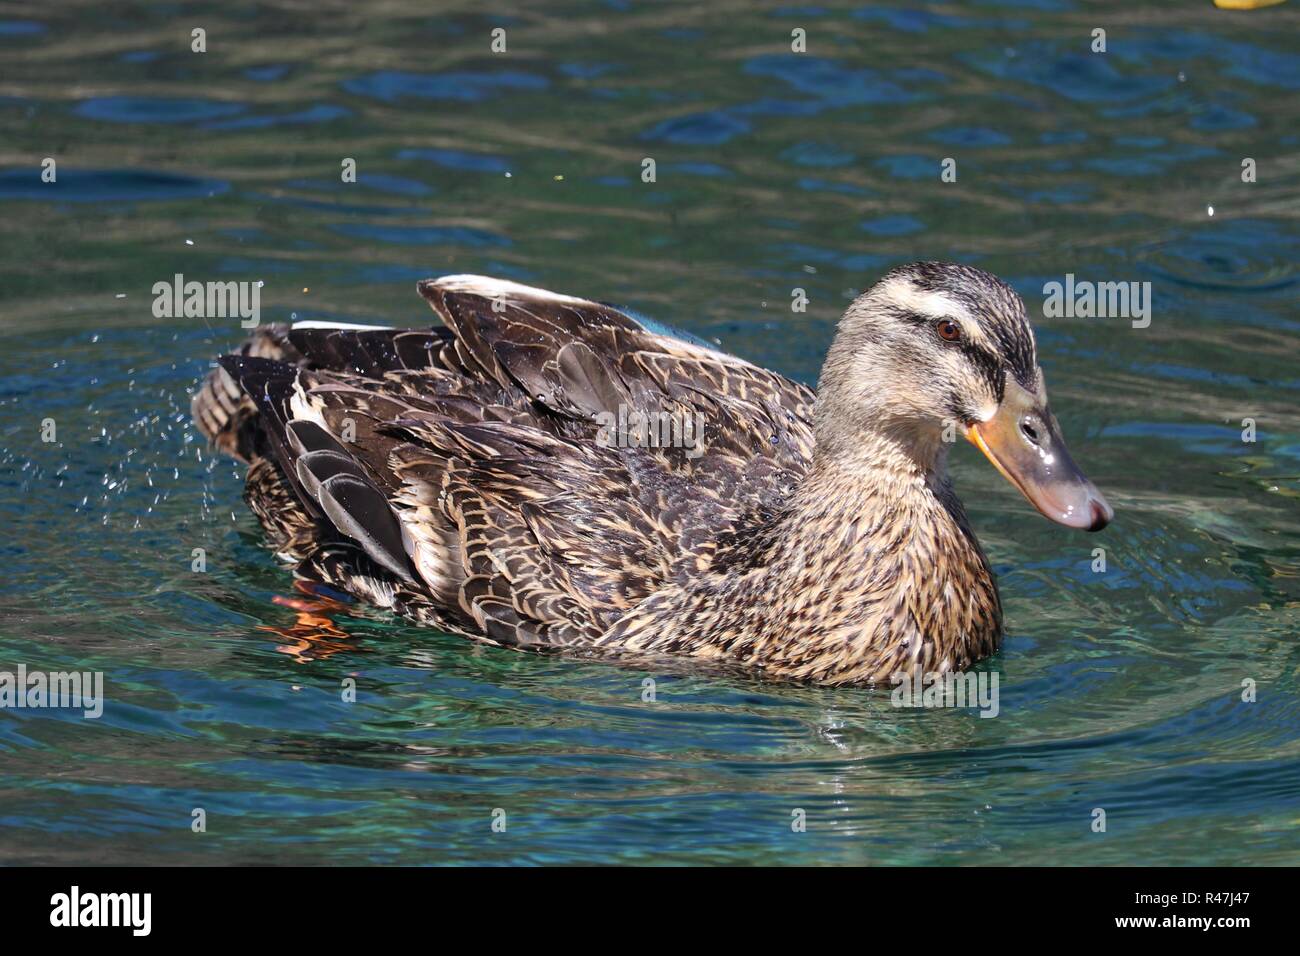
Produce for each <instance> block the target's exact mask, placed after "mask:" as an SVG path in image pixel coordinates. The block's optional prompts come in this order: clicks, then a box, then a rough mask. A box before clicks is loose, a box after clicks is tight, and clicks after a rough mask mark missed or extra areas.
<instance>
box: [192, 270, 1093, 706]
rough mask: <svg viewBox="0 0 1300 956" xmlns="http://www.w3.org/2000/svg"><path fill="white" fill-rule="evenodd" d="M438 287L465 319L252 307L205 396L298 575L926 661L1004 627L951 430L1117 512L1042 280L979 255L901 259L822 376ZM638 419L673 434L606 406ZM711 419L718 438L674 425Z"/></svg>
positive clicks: (837, 659)
mask: <svg viewBox="0 0 1300 956" xmlns="http://www.w3.org/2000/svg"><path fill="white" fill-rule="evenodd" d="M419 291H420V294H421V295H422V296H424V298H425V299H427V300H428V302H429V304H430V305H431V306H432V307H433V309H434V311H435V312H437V313H438V316H439V317H440V318H441V319H442V321H443V323H444V324H445V327H444V328H433V329H427V330H418V331H417V330H393V329H371V328H357V327H346V326H343V327H340V326H334V325H325V324H322V323H299V324H297V325H294V326H293V327H292V328H290V327H287V326H270V327H265V328H262V329H259V330H258V331H257V332H256V333H255V334H254V336H253V338H252V339H250V340H249V341H248V342H247V343H245V344H244V346H243V347H242V348H241V349H240V351H239V353H238V354H235V355H227V356H224V357H223V358H222V359H221V367H220V368H219V369H217V370H215V371H214V372H212V374H211V375H209V377H208V379H207V381H206V382H205V383H204V385H203V387H202V389H201V390H200V391H199V393H198V394H197V395H196V397H195V400H194V417H195V420H196V421H197V422H198V425H199V427H200V428H201V429H202V431H203V432H204V433H205V434H206V435H207V436H208V438H209V439H210V440H211V441H212V442H213V443H214V444H216V445H217V446H218V447H219V448H221V449H222V450H224V451H226V452H228V453H230V454H232V455H234V456H235V457H237V458H240V459H242V460H244V461H246V462H248V464H249V470H248V485H247V491H246V498H247V501H248V503H249V506H250V507H251V508H252V510H253V511H254V512H255V513H256V514H257V516H258V517H259V519H261V522H262V524H263V525H264V526H265V527H266V529H267V531H268V532H269V534H270V535H271V537H272V538H273V539H274V542H275V545H276V547H277V549H278V550H279V552H280V553H281V554H283V555H284V556H286V557H287V558H289V559H291V560H293V561H295V562H296V563H297V573H298V574H299V576H300V577H302V578H304V579H306V580H308V581H312V582H319V583H323V584H325V585H327V586H329V587H332V588H335V589H338V590H341V591H344V592H347V593H349V594H351V595H354V596H355V597H357V598H360V599H361V600H364V601H368V602H370V603H372V604H375V605H378V606H380V607H384V608H389V609H391V610H393V611H396V612H397V613H399V614H403V615H405V616H407V617H409V618H412V619H414V620H416V621H418V622H421V623H424V624H430V625H434V626H437V627H440V628H444V629H447V630H451V631H454V632H457V633H460V634H465V635H468V636H471V637H473V638H475V639H477V640H480V641H484V642H487V643H490V644H496V645H501V646H509V647H526V648H548V647H560V646H565V647H584V648H588V649H591V650H603V651H612V652H619V653H624V654H627V653H631V654H635V655H637V656H641V655H656V654H668V655H677V656H682V657H692V658H699V659H707V660H711V661H721V662H727V661H730V662H735V663H738V664H741V665H745V666H747V667H750V668H754V669H756V670H758V671H759V672H761V673H762V674H765V675H768V676H772V677H779V678H786V679H793V680H806V681H816V682H820V683H825V684H857V683H868V682H876V681H882V682H883V681H888V680H889V679H890V678H891V677H893V676H894V675H895V674H904V673H906V674H909V675H912V676H917V677H919V676H921V675H923V674H930V673H936V672H942V671H948V670H960V669H963V668H966V667H968V666H969V665H971V664H972V663H973V662H975V661H977V660H979V659H981V658H983V657H986V656H988V655H989V654H992V653H993V652H994V651H996V650H997V648H998V644H999V641H1000V638H1001V617H1002V615H1001V607H1000V605H999V602H998V593H997V588H996V586H995V585H994V583H993V576H992V574H991V573H990V571H989V566H988V561H987V559H986V558H985V557H984V554H983V552H982V551H981V549H980V546H979V543H978V542H977V541H976V540H975V535H974V534H973V533H972V532H971V529H970V526H969V525H968V523H967V521H966V515H965V512H964V511H963V510H962V506H961V502H960V501H958V500H957V497H956V495H955V494H954V493H953V491H952V487H951V485H950V483H949V481H948V477H947V474H946V470H947V469H946V458H947V450H948V448H947V444H948V442H951V441H952V439H953V437H954V435H955V432H956V430H957V429H960V430H961V431H962V432H963V433H964V434H965V435H966V437H967V438H969V439H970V440H971V441H972V442H974V443H975V444H976V445H978V446H979V447H980V449H981V450H982V451H983V452H984V454H985V455H987V456H988V458H989V459H990V460H991V461H992V462H993V464H994V465H995V466H996V467H997V469H998V470H999V471H1000V472H1002V474H1003V475H1004V476H1005V477H1006V478H1007V479H1008V480H1009V481H1010V482H1011V483H1012V484H1014V485H1015V486H1016V487H1017V488H1019V489H1020V490H1021V491H1022V492H1023V493H1024V495H1025V497H1027V498H1028V499H1029V501H1030V502H1032V503H1033V505H1034V506H1035V507H1036V508H1038V510H1039V511H1041V512H1042V513H1043V514H1044V515H1046V516H1047V517H1049V518H1051V519H1052V520H1054V521H1057V522H1060V523H1061V524H1064V525H1067V526H1069V527H1072V528H1086V529H1087V530H1089V531H1096V530H1098V529H1100V528H1102V527H1103V526H1104V525H1105V524H1106V523H1107V522H1108V521H1109V520H1110V518H1111V515H1112V512H1111V509H1110V507H1109V506H1108V505H1107V504H1106V502H1105V500H1104V499H1103V498H1102V496H1101V495H1100V494H1099V493H1098V492H1097V490H1096V489H1095V488H1094V487H1093V486H1092V484H1090V483H1089V482H1088V481H1087V479H1086V478H1084V476H1083V475H1082V474H1081V473H1080V471H1079V469H1078V468H1077V467H1076V466H1075V464H1074V462H1073V461H1072V460H1071V458H1070V455H1069V453H1068V452H1067V451H1066V448H1065V445H1064V443H1063V441H1062V439H1061V435H1060V432H1059V430H1058V426H1057V423H1056V419H1055V418H1054V417H1053V416H1052V413H1051V412H1050V411H1049V410H1048V405H1047V394H1046V391H1045V390H1044V387H1043V374H1042V370H1041V369H1039V367H1038V364H1037V358H1036V354H1035V346H1034V336H1033V333H1032V331H1031V330H1030V327H1029V323H1028V321H1027V320H1026V317H1025V308H1024V304H1023V303H1022V302H1021V300H1020V298H1019V297H1018V296H1017V295H1016V294H1015V293H1014V292H1013V291H1012V290H1011V288H1010V287H1009V286H1007V285H1006V284H1005V283H1004V282H1002V281H1001V280H1000V279H997V278H996V277H994V276H992V275H989V274H988V273H986V272H982V271H980V270H978V269H972V268H969V267H967V266H960V265H952V264H945V263H933V262H923V263H917V264H914V265H909V266H903V267H901V268H898V269H895V270H893V271H892V272H890V273H889V274H888V275H886V276H885V277H884V278H883V279H881V281H880V282H879V283H878V284H877V285H876V286H875V287H874V288H872V289H871V290H870V291H869V292H867V293H866V294H864V295H862V296H859V297H858V298H857V299H856V300H855V301H854V302H853V304H852V305H851V306H849V309H848V311H847V312H846V313H845V314H844V317H843V319H841V321H840V325H839V330H838V333H837V334H836V337H835V341H834V343H833V344H832V346H831V350H830V353H829V354H828V355H827V357H826V364H825V366H824V368H823V369H822V375H821V382H820V390H819V393H818V394H817V395H816V396H814V394H813V392H812V391H811V390H810V389H808V388H806V387H805V386H803V385H800V384H798V383H796V382H792V381H790V380H789V379H787V378H785V377H783V376H781V375H778V374H777V373H775V372H770V371H767V370H766V369H762V368H759V367H757V366H755V365H751V364H750V363H748V362H746V361H744V360H743V359H739V358H736V357H734V356H731V355H727V354H726V353H723V352H720V351H714V350H713V349H710V348H708V347H705V346H703V345H699V344H694V343H691V342H687V341H683V340H681V339H678V338H673V337H669V336H667V335H663V334H660V333H658V332H656V331H653V330H651V329H650V328H649V327H648V326H647V324H646V323H644V322H640V321H637V320H636V319H633V318H632V317H630V316H628V315H627V314H625V313H623V312H620V311H619V310H617V309H614V308H612V307H610V306H606V305H599V304H597V303H595V302H588V301H586V300H584V299H576V298H572V297H569V296H563V295H556V294H554V293H551V292H545V291H543V290H541V289H533V288H529V287H527V286H523V285H519V284H517V283H513V282H506V281H501V280H496V279H488V278H484V277H481V276H447V277H444V278H441V279H430V280H426V281H424V282H421V283H419ZM636 413H641V415H643V416H646V417H643V418H637V417H636ZM629 420H632V421H635V422H639V423H640V424H642V425H644V424H645V423H646V422H647V421H649V422H651V423H658V424H662V423H665V422H671V423H673V424H676V425H678V429H677V431H676V432H670V433H669V435H668V437H669V438H670V439H672V438H675V439H676V441H667V442H665V441H663V440H662V439H663V438H664V437H665V436H664V435H663V434H662V432H661V430H660V429H658V428H655V429H648V428H636V429H633V434H632V435H630V436H629V435H627V434H626V433H625V432H624V431H621V430H619V429H618V428H614V429H612V430H611V425H612V423H613V422H615V421H619V422H627V421H629ZM699 421H702V422H703V424H704V428H703V435H702V436H699V435H694V436H693V437H695V438H702V441H701V442H698V443H697V442H696V441H692V440H690V439H691V438H692V432H691V430H690V429H689V428H682V427H681V426H682V425H685V424H687V423H688V422H699ZM628 439H631V440H628ZM673 445H676V446H678V447H671V446H673ZM680 446H689V447H680ZM701 446H702V447H701Z"/></svg>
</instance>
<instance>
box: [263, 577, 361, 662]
mask: <svg viewBox="0 0 1300 956" xmlns="http://www.w3.org/2000/svg"><path fill="white" fill-rule="evenodd" d="M293 586H294V588H295V589H296V590H297V591H299V592H300V593H302V594H304V595H307V597H306V598H300V597H283V596H281V595H279V594H277V595H276V596H275V597H273V598H272V599H271V600H272V601H274V602H275V603H276V604H279V605H280V606H281V607H289V608H293V609H294V610H295V611H297V612H298V620H297V621H296V622H295V623H294V624H293V625H292V626H291V627H273V626H271V625H268V624H259V625H258V630H259V631H270V632H271V633H272V634H278V635H280V636H281V637H283V638H284V639H285V640H286V641H288V642H289V643H287V644H281V645H278V646H277V647H276V650H277V651H279V652H280V653H281V654H287V655H289V656H290V657H292V658H293V659H294V660H295V661H297V662H298V663H300V664H305V663H306V662H308V661H317V660H325V658H327V657H332V656H333V655H335V654H338V653H340V652H341V651H355V650H356V649H357V646H356V644H355V643H352V636H351V635H350V634H348V633H347V632H346V631H343V630H340V629H339V628H338V627H337V626H336V625H335V623H334V621H333V619H332V618H330V617H329V616H328V615H329V614H337V613H341V612H346V611H347V605H346V604H344V603H343V602H342V601H336V600H334V599H333V598H331V597H327V596H325V595H323V594H320V593H318V592H316V591H315V590H314V589H313V588H312V586H311V585H310V584H309V583H307V582H306V581H295V582H294V583H293Z"/></svg>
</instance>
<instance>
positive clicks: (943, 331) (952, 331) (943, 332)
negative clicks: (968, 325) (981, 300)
mask: <svg viewBox="0 0 1300 956" xmlns="http://www.w3.org/2000/svg"><path fill="white" fill-rule="evenodd" d="M934 328H935V331H937V332H938V333H939V338H941V339H943V340H944V341H945V342H956V341H957V340H958V339H960V338H961V326H960V325H958V324H957V323H956V322H954V321H953V320H952V319H940V320H939V322H938V324H937V325H936V326H935V327H934Z"/></svg>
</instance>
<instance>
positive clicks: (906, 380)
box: [816, 262, 1114, 531]
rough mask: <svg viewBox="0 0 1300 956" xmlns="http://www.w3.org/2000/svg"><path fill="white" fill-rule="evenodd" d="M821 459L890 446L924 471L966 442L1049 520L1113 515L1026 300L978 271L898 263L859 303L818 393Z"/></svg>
mask: <svg viewBox="0 0 1300 956" xmlns="http://www.w3.org/2000/svg"><path fill="white" fill-rule="evenodd" d="M816 432H817V447H818V451H819V454H822V455H829V456H832V457H839V458H842V459H845V460H852V458H853V456H854V454H855V452H854V448H855V446H858V447H861V446H862V445H863V444H864V443H867V440H868V439H881V438H884V439H885V440H886V441H887V442H888V443H889V446H890V447H891V448H892V449H895V450H896V451H897V453H898V454H901V455H903V456H904V457H906V458H908V459H910V460H911V461H913V462H915V463H916V464H917V465H919V466H920V468H921V469H922V470H923V471H925V472H926V473H927V474H928V473H933V472H936V471H938V470H941V469H942V466H943V459H944V455H945V452H946V444H945V440H947V441H951V440H952V438H953V437H954V436H955V435H956V434H961V435H963V436H965V437H966V438H967V439H968V440H969V441H970V442H971V443H972V444H974V445H975V446H976V447H978V448H979V449H980V451H982V452H983V453H984V454H985V456H986V457H987V458H988V459H989V461H991V462H992V463H993V466H994V467H995V468H997V470H998V471H999V472H1001V474H1002V475H1003V476H1004V477H1005V478H1006V479H1007V480H1008V481H1009V482H1011V484H1013V485H1014V486H1015V487H1016V488H1018V489H1020V491H1021V492H1022V493H1023V494H1024V496H1025V497H1026V498H1027V499H1029V502H1030V503H1031V504H1032V505H1033V506H1034V507H1035V508H1037V509H1038V510H1039V511H1040V512H1041V513H1042V514H1043V515H1045V516H1046V517H1048V518H1050V519H1051V520H1053V521H1055V522H1058V523H1059V524H1063V525H1065V526H1067V527H1071V528H1082V529H1085V530H1088V531H1099V530H1101V529H1102V528H1104V527H1105V526H1106V524H1107V523H1108V522H1109V521H1110V519H1111V518H1112V517H1113V515H1114V512H1113V510H1112V509H1111V507H1110V505H1109V504H1107V502H1106V499H1105V498H1104V497H1102V494H1101V492H1099V491H1098V490H1097V488H1096V487H1095V486H1094V485H1093V484H1092V482H1090V481H1089V480H1088V479H1087V478H1086V477H1085V476H1084V474H1083V472H1082V471H1081V470H1080V469H1079V466H1078V465H1076V464H1075V462H1074V459H1073V458H1071V457H1070V452H1069V450H1068V449H1067V448H1066V445H1065V440H1064V439H1063V438H1062V437H1061V429H1060V426H1059V425H1058V424H1057V421H1056V417H1055V416H1054V415H1053V414H1052V412H1051V408H1050V407H1049V406H1048V402H1047V390H1046V387H1045V385H1044V382H1043V371H1042V369H1041V368H1039V367H1038V357H1037V350H1036V347H1035V344H1034V333H1033V330H1032V329H1031V328H1030V326H1029V321H1028V319H1027V317H1026V315H1025V305H1024V302H1022V301H1021V299H1020V297H1019V296H1018V295H1016V293H1015V292H1014V291H1013V290H1012V289H1011V287H1010V286H1008V285H1007V284H1006V283H1005V282H1003V281H1002V280H1001V279H999V278H997V277H996V276H993V275H990V274H989V273H987V272H984V271H982V270H980V269H974V268H971V267H969V266H962V265H956V264H953V263H941V262H918V263H913V264H911V265H907V266H901V267H899V268H897V269H894V270H892V271H891V272H889V273H888V274H887V275H885V276H884V278H882V279H881V280H880V281H879V282H878V283H877V284H876V285H875V286H873V287H872V288H871V289H870V290H868V291H867V292H866V293H864V294H863V295H861V296H859V297H858V298H857V299H856V300H854V302H853V304H852V305H851V306H850V307H849V309H848V311H847V312H845V314H844V318H843V319H842V320H841V321H840V326H839V330H838V332H837V333H836V337H835V342H834V344H833V345H832V346H831V350H830V352H829V353H828V354H827V357H826V364H825V366H824V367H823V369H822V376H821V381H820V383H819V385H818V400H817V414H816Z"/></svg>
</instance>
